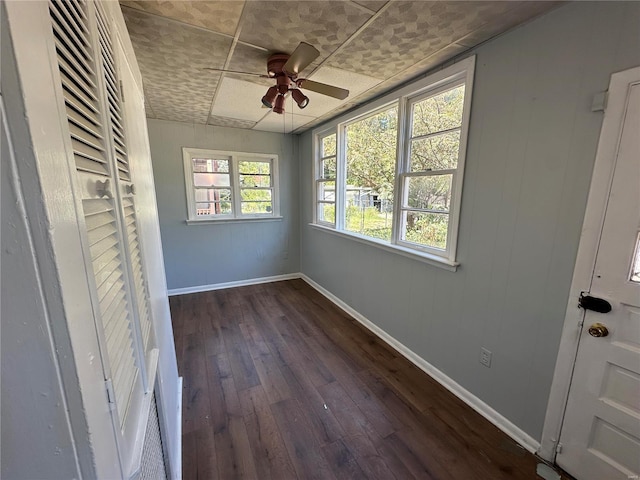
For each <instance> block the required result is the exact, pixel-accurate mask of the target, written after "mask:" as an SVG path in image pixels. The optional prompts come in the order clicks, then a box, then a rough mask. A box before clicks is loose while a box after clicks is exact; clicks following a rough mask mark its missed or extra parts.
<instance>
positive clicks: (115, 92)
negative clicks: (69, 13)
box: [96, 3, 130, 180]
mask: <svg viewBox="0 0 640 480" xmlns="http://www.w3.org/2000/svg"><path fill="white" fill-rule="evenodd" d="M96 18H97V24H98V38H99V41H100V57H101V59H102V65H103V67H104V79H105V85H106V88H107V103H108V107H109V120H110V123H111V138H112V139H113V148H114V156H115V158H116V161H117V167H118V175H119V176H120V178H121V179H122V180H130V175H129V159H128V157H127V146H126V141H125V135H124V127H123V121H122V98H121V95H120V94H121V92H120V82H119V81H118V75H117V73H116V63H115V60H114V54H113V46H112V43H111V31H110V30H109V24H108V22H106V21H105V14H104V11H103V10H102V6H101V5H100V4H99V3H96Z"/></svg>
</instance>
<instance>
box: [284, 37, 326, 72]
mask: <svg viewBox="0 0 640 480" xmlns="http://www.w3.org/2000/svg"><path fill="white" fill-rule="evenodd" d="M318 55H320V52H319V51H318V50H316V48H315V47H314V46H313V45H309V44H308V43H305V42H300V45H298V46H297V47H296V49H295V50H294V51H293V53H292V54H291V56H290V57H289V60H287V63H285V64H284V66H283V67H282V69H283V70H285V71H286V72H289V73H293V74H296V75H297V74H298V73H300V72H301V71H302V70H304V69H305V68H307V67H308V66H309V64H310V63H311V62H313V61H314V60H315V59H316V58H318Z"/></svg>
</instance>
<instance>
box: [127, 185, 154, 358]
mask: <svg viewBox="0 0 640 480" xmlns="http://www.w3.org/2000/svg"><path fill="white" fill-rule="evenodd" d="M122 206H123V207H124V222H125V228H126V235H127V241H128V242H129V254H130V255H131V269H132V272H133V286H134V288H135V291H136V298H137V300H138V318H139V319H140V330H141V331H142V342H143V344H144V348H145V351H146V350H147V349H148V348H149V335H150V332H151V320H150V316H149V303H148V300H147V299H148V295H147V285H146V282H145V277H144V272H143V270H142V253H141V251H140V242H139V239H138V227H137V222H136V211H135V205H134V203H133V198H132V197H124V198H123V199H122Z"/></svg>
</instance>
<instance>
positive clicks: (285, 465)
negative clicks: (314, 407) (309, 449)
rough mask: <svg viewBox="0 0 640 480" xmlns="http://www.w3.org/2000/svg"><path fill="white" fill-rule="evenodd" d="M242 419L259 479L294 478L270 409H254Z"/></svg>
mask: <svg viewBox="0 0 640 480" xmlns="http://www.w3.org/2000/svg"><path fill="white" fill-rule="evenodd" d="M244 421H245V425H246V427H247V433H248V435H249V443H250V444H251V450H252V452H253V459H254V462H255V466H256V471H257V472H258V476H259V478H260V480H269V479H272V480H284V479H288V478H295V477H296V473H295V469H294V468H293V464H292V462H291V459H290V457H289V453H288V452H287V449H286V447H285V443H284V441H283V439H282V436H281V435H280V429H279V427H278V425H277V424H276V421H275V418H274V417H273V414H272V412H271V410H270V409H262V408H258V409H255V413H253V414H251V415H248V416H245V417H244Z"/></svg>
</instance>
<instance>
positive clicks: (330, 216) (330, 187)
mask: <svg viewBox="0 0 640 480" xmlns="http://www.w3.org/2000/svg"><path fill="white" fill-rule="evenodd" d="M336 138H337V135H336V134H335V133H332V134H329V135H325V136H322V137H320V138H319V142H318V144H319V152H318V163H317V165H316V171H317V178H316V192H317V196H316V219H317V221H318V222H319V223H324V224H328V225H332V226H335V223H336V172H337V170H336V166H337V144H336Z"/></svg>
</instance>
